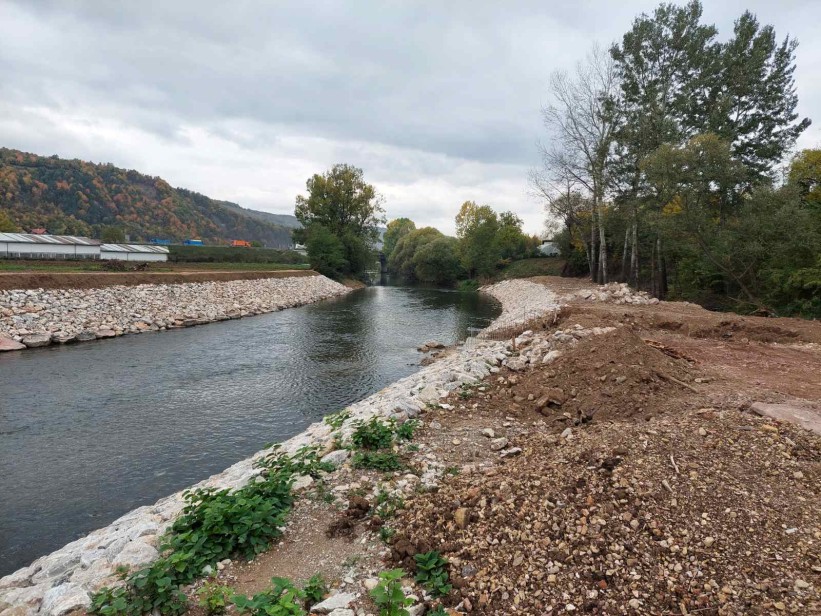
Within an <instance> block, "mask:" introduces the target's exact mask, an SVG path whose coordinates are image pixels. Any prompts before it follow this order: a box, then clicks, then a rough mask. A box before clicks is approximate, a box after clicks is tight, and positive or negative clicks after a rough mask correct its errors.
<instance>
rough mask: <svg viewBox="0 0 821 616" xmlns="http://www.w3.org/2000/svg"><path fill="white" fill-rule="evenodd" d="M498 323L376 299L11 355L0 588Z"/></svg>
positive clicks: (0, 475) (464, 308)
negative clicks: (426, 347) (12, 575)
mask: <svg viewBox="0 0 821 616" xmlns="http://www.w3.org/2000/svg"><path fill="white" fill-rule="evenodd" d="M499 312H500V307H499V305H498V304H497V303H496V302H495V300H493V299H491V298H489V297H487V296H483V295H479V294H475V293H457V292H454V291H442V290H433V289H420V288H403V287H370V288H367V289H363V290H361V291H356V292H354V293H351V294H349V295H347V296H345V297H343V298H339V299H335V300H328V301H324V302H320V303H317V304H312V305H310V306H303V307H301V308H293V309H290V310H284V311H282V312H276V313H271V314H266V315H261V316H257V317H253V318H247V319H241V320H236V321H224V322H221V323H214V324H211V325H206V326H202V327H194V328H188V329H181V330H174V331H168V332H158V333H145V334H141V335H139V336H126V337H122V338H116V339H110V340H104V341H99V342H94V343H86V344H80V345H75V346H65V347H57V346H55V347H47V348H44V349H33V350H29V351H25V352H21V353H5V354H0V575H3V574H6V573H9V572H11V571H14V570H16V569H18V568H19V567H22V566H25V565H27V564H29V563H30V562H31V561H32V560H34V559H35V558H37V557H38V556H41V555H42V554H46V553H48V552H50V551H53V550H55V549H57V548H60V547H62V546H63V545H64V544H66V543H68V542H69V541H72V540H74V539H76V538H77V537H79V536H82V535H83V534H85V533H87V532H89V531H91V530H93V529H95V528H99V527H101V526H105V525H106V524H108V523H109V522H111V521H112V520H114V519H116V518H117V517H119V516H120V515H122V514H123V513H125V512H127V511H129V510H131V509H134V508H135V507H139V506H141V505H146V504H151V503H154V502H155V501H157V500H158V499H159V498H161V497H163V496H167V495H168V494H171V493H173V492H176V491H177V490H180V489H182V488H184V487H186V486H189V485H191V484H193V483H196V482H198V481H200V480H202V479H205V478H206V477H208V476H210V475H212V474H214V473H217V472H220V471H222V470H223V469H225V468H226V467H228V466H230V465H231V464H233V463H234V462H237V461H239V460H241V459H243V458H246V457H248V456H249V455H251V454H252V453H254V452H255V451H258V450H259V449H262V448H263V447H264V445H265V444H266V443H271V442H276V441H281V440H285V439H287V438H289V437H291V436H293V435H294V434H297V433H298V432H301V431H302V430H303V429H305V428H306V427H307V426H308V425H309V424H311V423H313V422H314V421H317V420H319V419H320V418H321V417H322V416H323V415H325V414H327V413H331V412H334V411H337V410H339V409H341V408H343V407H345V406H347V405H348V404H350V403H352V402H355V401H357V400H360V399H362V398H365V397H367V396H368V395H370V394H372V393H374V392H376V391H378V390H380V389H382V388H383V387H385V386H386V385H388V384H390V383H392V382H393V381H396V380H397V379H400V378H402V377H404V376H407V375H409V374H411V373H413V372H415V371H416V370H418V368H419V360H420V359H421V354H420V353H419V352H418V351H416V347H417V346H418V345H419V344H421V343H422V342H424V341H425V340H430V339H432V338H433V339H437V340H439V341H441V342H443V343H446V344H452V343H454V342H456V341H457V340H459V339H464V338H465V336H466V332H467V330H468V328H469V327H484V326H486V325H487V324H488V323H489V321H490V320H492V319H493V318H494V317H496V316H497V315H498V314H499Z"/></svg>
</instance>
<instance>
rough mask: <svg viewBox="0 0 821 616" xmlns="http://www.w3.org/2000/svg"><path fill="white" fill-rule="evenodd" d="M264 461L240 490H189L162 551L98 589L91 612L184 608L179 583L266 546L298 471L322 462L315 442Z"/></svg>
mask: <svg viewBox="0 0 821 616" xmlns="http://www.w3.org/2000/svg"><path fill="white" fill-rule="evenodd" d="M260 466H261V467H262V473H261V474H260V476H259V477H257V478H256V479H255V480H254V481H251V482H250V483H248V484H247V485H246V486H244V487H242V488H240V489H238V490H234V491H231V490H216V489H214V488H206V489H202V490H191V491H188V492H186V493H185V494H184V498H185V501H186V506H185V508H184V509H183V512H182V515H181V516H180V517H179V518H178V519H177V520H176V521H175V522H174V523H173V524H172V525H171V528H170V529H169V530H168V532H167V533H166V534H165V536H164V537H163V538H162V540H161V543H160V550H161V552H162V553H163V554H164V556H163V557H162V558H160V559H158V560H156V561H155V562H153V563H152V564H151V565H148V566H146V567H143V568H142V569H139V570H137V571H136V572H134V573H132V574H130V575H129V576H128V577H127V578H126V579H125V585H124V586H122V587H119V588H114V589H112V588H102V589H101V590H100V591H98V592H97V593H95V594H94V595H93V596H92V604H91V607H90V608H89V613H91V614H99V615H100V616H126V615H127V616H136V615H141V614H147V613H149V612H154V611H156V612H159V613H161V614H172V615H173V614H181V613H183V612H184V611H185V610H186V607H187V599H186V596H185V594H184V593H183V592H182V591H181V590H180V587H181V586H183V585H186V584H190V583H191V582H193V581H194V580H195V579H196V578H197V577H199V576H200V575H201V573H202V570H203V568H204V567H205V566H206V565H210V566H214V565H215V564H216V563H217V562H218V561H220V560H222V559H224V558H228V557H230V556H233V555H235V554H239V555H241V556H245V557H247V558H250V557H253V556H254V555H256V554H258V553H260V552H262V551H263V550H265V549H266V548H267V547H268V546H269V545H270V543H271V541H272V540H273V539H275V538H277V537H279V536H280V534H281V532H280V530H279V529H280V527H282V526H283V524H284V523H285V517H286V516H287V514H288V512H289V511H290V509H291V506H292V505H293V496H292V494H291V484H292V482H293V477H294V475H296V474H311V473H316V472H319V470H320V465H319V462H318V460H317V452H316V451H315V448H305V449H303V450H300V451H299V452H297V454H296V455H295V456H293V457H288V456H284V455H282V454H274V455H271V456H269V457H268V458H266V459H264V460H263V461H262V462H261V463H260ZM274 613H276V614H288V613H291V612H282V611H279V612H274ZM296 613H299V612H296Z"/></svg>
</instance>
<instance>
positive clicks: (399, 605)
mask: <svg viewBox="0 0 821 616" xmlns="http://www.w3.org/2000/svg"><path fill="white" fill-rule="evenodd" d="M404 575H405V572H404V571H403V570H402V569H391V570H390V571H383V572H382V573H380V574H379V583H378V584H377V585H376V586H375V587H374V589H373V590H371V593H370V594H371V598H372V599H373V602H374V603H375V604H376V607H378V608H379V616H410V612H408V610H406V609H405V608H406V607H408V606H409V605H411V604H412V603H413V601H412V600H411V599H408V598H407V597H406V596H405V593H404V592H403V591H402V582H401V580H402V577H403V576H404Z"/></svg>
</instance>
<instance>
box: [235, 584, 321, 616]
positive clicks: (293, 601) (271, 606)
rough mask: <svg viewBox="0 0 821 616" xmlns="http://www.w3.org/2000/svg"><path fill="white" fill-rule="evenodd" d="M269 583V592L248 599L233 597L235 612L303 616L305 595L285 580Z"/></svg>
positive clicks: (254, 615) (275, 615)
mask: <svg viewBox="0 0 821 616" xmlns="http://www.w3.org/2000/svg"><path fill="white" fill-rule="evenodd" d="M271 583H272V585H273V587H272V588H271V590H266V591H265V592H261V593H257V594H256V595H254V596H253V597H251V598H250V599H249V598H248V597H247V596H245V595H236V596H234V598H233V603H234V605H236V606H237V611H238V612H239V613H240V614H251V615H252V616H304V614H305V609H304V608H303V603H304V601H305V593H304V592H303V591H301V590H299V589H298V588H296V587H295V586H294V585H293V584H292V583H291V581H290V580H288V579H286V578H280V577H275V578H272V579H271Z"/></svg>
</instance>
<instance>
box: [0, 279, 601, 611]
mask: <svg viewBox="0 0 821 616" xmlns="http://www.w3.org/2000/svg"><path fill="white" fill-rule="evenodd" d="M286 281H290V283H286ZM308 281H313V283H309V282H308ZM237 282H238V283H241V285H242V287H243V288H244V287H245V285H246V284H247V283H249V282H251V283H264V284H262V285H261V287H257V295H256V296H255V298H256V304H254V305H255V306H258V307H259V306H263V305H266V306H268V307H269V308H270V309H278V308H280V307H284V306H282V305H277V301H276V300H274V301H271V300H269V302H268V303H265V302H263V301H262V299H261V298H260V295H259V291H260V288H271V287H272V288H274V289H277V288H281V287H280V285H283V286H284V287H285V288H289V289H290V291H289V292H291V293H293V292H294V291H295V290H296V289H298V288H300V287H302V285H303V284H305V286H307V287H308V289H313V291H314V292H315V293H317V294H319V293H327V294H341V293H344V292H345V291H343V290H341V289H337V287H341V286H342V285H336V283H333V282H332V281H330V280H328V279H326V278H324V277H320V276H315V277H307V278H294V279H269V280H264V281H237ZM283 283H284V284H283ZM214 284H219V285H226V286H227V285H231V284H234V283H204V284H203V285H200V284H199V283H198V284H195V285H169V286H175V287H188V286H191V287H193V286H197V287H203V286H205V287H207V286H209V285H214ZM268 285H271V286H270V287H269V286H268ZM334 285H336V286H334ZM144 286H149V287H151V286H153V285H144ZM115 288H116V287H112V288H110V289H105V291H111V290H112V289H115ZM125 289H126V290H135V292H137V293H139V291H138V290H136V289H139V288H134V287H131V288H125ZM342 289H345V288H344V287H342ZM301 290H302V291H303V294H302V295H300V296H299V297H301V298H303V299H304V301H303V303H305V301H307V299H305V298H306V297H307V296H309V295H310V293H309V292H308V291H306V290H305V289H304V288H302V289H301ZM483 290H484V291H485V292H487V293H489V294H491V295H493V296H494V297H496V298H497V299H498V300H499V301H500V302H501V304H502V308H503V312H502V314H501V315H500V316H499V317H498V318H497V319H496V320H495V321H494V322H493V324H491V326H490V328H488V329H491V328H493V329H498V328H499V327H507V326H509V325H510V324H512V323H517V322H521V321H520V320H519V319H520V318H521V315H522V314H523V313H527V314H528V315H529V318H531V317H532V315H535V314H541V315H544V314H549V313H551V312H554V311H557V310H558V309H559V307H560V306H559V305H558V303H557V298H556V295H555V294H553V293H551V292H550V291H548V290H547V289H546V288H545V287H543V286H542V285H538V284H535V283H532V282H527V281H523V280H511V281H505V282H501V283H498V284H496V285H493V286H491V287H486V288H484V289H483ZM213 291H214V292H215V293H216V295H217V296H222V297H225V296H229V297H230V300H228V301H236V299H237V298H238V291H233V292H229V291H225V290H224V291H222V292H219V291H216V290H213ZM62 292H63V291H57V293H62ZM143 292H144V293H146V295H144V296H143V297H146V296H148V297H153V296H152V292H151V291H147V290H146V289H143ZM178 292H182V291H178ZM6 293H7V294H8V293H9V292H6ZM11 293H19V292H11ZM50 293H53V291H50ZM3 297H4V296H3V295H0V298H3ZM115 297H116V296H115ZM194 299H195V301H196V298H194ZM214 299H215V300H216V299H217V298H216V297H215V298H214ZM317 299H318V297H317ZM17 301H19V299H18V300H17ZM111 301H112V302H114V303H116V299H113V298H112V299H111ZM278 301H287V300H286V299H285V298H282V299H280V300H278ZM198 305H202V306H203V308H202V310H206V309H207V307H206V306H205V305H204V304H199V303H198ZM224 305H225V304H221V306H224ZM274 306H275V307H274ZM222 309H223V310H225V309H224V308H222ZM215 310H218V309H215ZM39 312H42V310H41V311H38V313H36V314H39ZM131 312H132V313H134V312H136V311H135V310H134V309H133V307H132V310H131ZM205 314H212V313H208V312H206V313H205ZM6 318H10V317H6ZM0 323H2V324H3V325H5V323H6V320H5V319H4V320H3V321H0ZM151 323H152V324H154V321H153V320H152V321H151ZM500 323H501V325H499V324H500ZM63 327H65V325H64V326H63ZM76 327H77V328H78V329H79V331H82V330H83V329H85V328H86V327H87V326H86V325H85V324H81V325H77V326H76ZM596 329H601V330H606V329H607V328H596ZM1 331H3V330H2V329H0V332H1ZM115 331H116V330H115ZM560 333H561V336H559V337H558V338H557V339H556V340H553V341H544V340H542V339H541V338H540V337H539V339H538V340H533V341H532V343H531V344H529V345H527V349H526V350H523V353H522V354H520V355H518V356H514V354H513V352H512V351H511V350H510V348H508V347H509V346H510V344H511V343H510V342H509V341H508V342H497V341H493V340H476V341H474V343H473V344H470V345H467V344H466V345H463V346H460V347H457V348H456V349H455V352H453V353H451V354H448V355H445V356H443V357H442V358H441V359H439V360H438V361H436V362H435V363H433V364H431V365H428V366H426V367H424V368H422V369H421V370H419V371H418V372H416V373H415V374H412V375H410V376H408V377H405V378H403V379H401V380H399V381H397V382H395V383H393V384H391V385H389V386H388V387H386V388H385V389H383V390H381V391H379V392H377V393H375V394H373V395H372V396H370V397H368V398H365V399H364V400H361V401H359V402H356V403H354V404H352V405H351V406H349V407H348V408H347V409H345V415H346V417H347V418H346V419H345V421H344V422H343V423H342V425H341V427H340V428H338V429H333V428H332V427H331V426H329V425H328V424H327V423H324V422H317V423H314V424H312V425H311V426H309V427H308V428H307V429H306V430H305V431H304V432H302V433H300V434H298V435H296V436H294V437H292V438H291V439H289V440H287V441H285V442H284V443H282V444H281V448H280V451H282V452H284V453H287V454H291V455H292V454H294V453H296V451H297V450H299V449H300V448H302V447H304V446H311V445H318V446H319V447H320V449H321V450H322V451H324V452H327V453H329V454H333V453H335V450H336V449H337V448H336V447H335V443H336V442H337V439H342V440H343V441H344V440H347V439H348V438H349V437H350V435H351V434H352V433H353V431H354V429H355V425H356V423H357V422H358V421H361V420H364V421H368V420H369V419H370V418H372V417H379V418H393V419H395V420H396V421H398V422H402V421H405V420H407V419H409V418H414V417H417V416H418V415H419V414H420V411H421V409H424V408H426V407H427V406H428V405H436V404H437V403H438V401H439V399H440V398H441V397H444V396H446V395H447V394H448V393H449V392H451V391H455V390H458V389H459V388H460V387H462V386H463V385H475V384H478V383H479V382H480V381H481V380H482V379H484V378H486V377H488V376H489V375H490V374H492V373H494V372H498V370H499V368H500V366H503V365H508V367H510V363H511V361H513V360H520V361H523V362H524V363H523V364H522V366H523V367H524V366H525V365H526V364H527V363H528V362H532V363H535V362H536V361H544V358H546V357H547V356H548V355H550V353H555V352H556V351H555V350H553V347H554V346H559V345H561V344H567V343H569V344H574V343H575V342H576V341H578V340H579V339H581V338H582V337H584V336H587V335H591V334H593V333H596V332H593V331H592V330H576V329H573V330H569V331H567V332H556V334H560ZM14 335H19V331H18V332H17V333H15V334H14ZM554 337H555V335H554ZM520 338H522V340H521V342H524V341H525V339H527V340H528V341H531V339H532V338H533V334H532V332H525V333H524V334H522V335H521V336H520ZM268 453H270V449H266V450H263V451H260V452H258V453H256V454H255V455H254V456H252V457H250V458H248V459H245V460H242V461H240V462H237V463H236V464H234V465H233V466H231V467H229V468H228V469H226V470H225V471H223V472H222V473H219V474H217V475H213V476H212V477H210V478H208V479H207V480H204V481H201V482H200V483H198V484H196V485H194V486H191V487H190V488H187V489H196V488H204V487H216V488H220V489H222V488H230V489H236V488H239V487H242V486H243V485H245V484H246V483H247V482H248V481H250V480H251V479H252V478H253V477H255V476H256V475H257V474H258V473H259V470H258V469H256V468H255V467H254V465H255V463H256V462H257V461H258V460H260V459H261V458H262V457H264V456H265V455H267V454H268ZM520 453H521V449H520V448H518V447H514V448H512V449H508V450H504V451H503V452H501V455H504V456H515V455H518V454H520ZM333 458H334V459H335V461H337V460H338V461H339V462H342V460H341V458H342V454H336V455H335V456H333ZM329 461H330V460H329ZM445 470H446V469H445V466H444V465H443V464H442V463H441V462H440V461H438V460H436V459H431V460H430V461H429V462H428V463H427V464H426V465H423V474H422V477H421V480H420V483H421V485H422V486H423V487H431V486H436V485H437V484H438V481H439V480H440V479H441V477H442V476H443V475H444V473H445ZM182 494H183V491H180V492H177V493H176V494H173V495H171V496H168V497H166V498H163V499H161V500H160V501H158V502H157V503H155V504H154V505H148V506H143V507H140V508H138V509H135V510H133V511H131V512H129V513H127V514H125V515H123V516H122V517H120V518H119V519H117V520H115V521H114V522H112V523H111V524H109V525H108V526H106V527H104V528H101V529H99V530H96V531H93V532H91V533H89V534H88V535H87V536H86V537H83V538H80V539H77V540H76V541H73V542H71V543H69V544H68V545H66V546H64V547H63V548H61V549H59V550H57V551H55V552H53V553H51V554H47V555H45V556H42V557H40V558H38V559H37V560H35V561H34V562H33V563H32V564H31V565H29V566H28V567H25V568H23V569H20V570H18V571H16V572H14V573H12V574H10V575H7V576H5V577H3V578H0V616H29V615H33V614H48V615H49V616H62V615H63V614H66V613H68V612H69V611H71V609H74V607H76V606H77V605H78V597H79V596H80V594H82V593H86V595H88V594H89V593H92V592H94V591H96V590H98V589H99V588H101V587H102V586H105V585H107V584H111V583H113V582H114V581H115V580H116V577H115V568H116V566H117V564H119V563H122V564H129V565H141V564H145V563H146V562H150V560H151V559H153V558H156V557H157V552H156V546H157V544H158V541H159V537H160V536H161V535H162V533H163V532H164V531H165V530H166V529H167V528H168V526H170V524H171V523H172V522H173V520H174V518H175V517H176V516H177V515H179V513H180V512H181V510H182V508H183V504H184V503H183V499H182ZM65 585H69V587H68V588H63V589H62V590H60V592H59V593H58V592H57V591H56V590H54V589H57V588H61V587H62V586H65ZM47 593H50V594H48V597H49V598H50V602H49V603H46V602H45V597H46V595H47ZM81 603H82V602H81ZM69 607H70V608H71V609H69Z"/></svg>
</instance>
